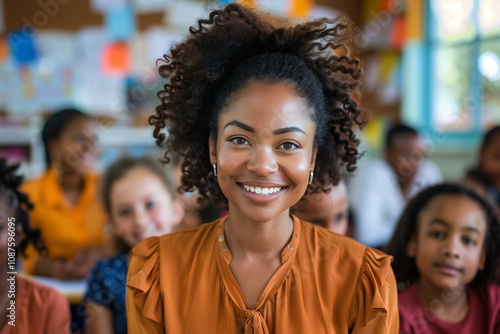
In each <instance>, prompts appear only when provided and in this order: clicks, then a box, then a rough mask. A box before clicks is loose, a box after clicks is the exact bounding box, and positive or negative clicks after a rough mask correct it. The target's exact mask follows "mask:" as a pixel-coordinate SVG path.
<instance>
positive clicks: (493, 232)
mask: <svg viewBox="0 0 500 334" xmlns="http://www.w3.org/2000/svg"><path fill="white" fill-rule="evenodd" d="M440 195H458V196H466V197H468V198H470V199H472V200H473V201H475V202H476V203H477V204H478V205H479V206H480V207H481V208H482V210H483V212H484V215H485V217H486V222H487V232H486V237H485V241H484V247H485V249H486V262H485V266H484V269H483V270H481V271H479V272H478V273H477V275H476V277H475V278H474V280H473V281H472V283H471V284H472V285H485V284H488V283H492V282H496V283H500V270H499V268H500V221H499V218H498V215H497V213H496V212H495V210H494V209H493V207H492V206H491V205H490V203H489V202H488V201H487V200H485V199H484V198H483V197H482V196H481V195H479V194H478V193H477V192H476V191H474V190H473V189H471V188H468V187H467V186H464V185H462V184H453V183H442V184H438V185H435V186H431V187H429V188H426V189H424V190H422V191H421V192H420V193H418V194H417V195H416V196H415V197H414V198H413V199H412V200H411V201H410V202H409V203H408V205H407V206H406V208H405V210H404V212H403V214H402V216H401V217H400V219H399V221H398V224H397V226H396V229H395V231H394V234H393V236H392V239H391V241H390V242H389V243H388V244H387V246H386V249H385V251H386V252H387V253H388V254H390V255H392V256H394V262H393V270H394V274H395V275H396V280H397V282H398V285H399V287H400V290H404V289H405V288H407V287H408V286H409V285H411V283H413V282H415V281H417V280H418V278H419V272H418V269H417V266H416V264H415V259H414V258H411V257H409V256H408V254H407V245H408V242H409V241H410V239H411V238H412V237H413V236H414V235H416V234H417V228H418V218H419V216H420V212H422V210H423V209H424V208H425V207H426V206H427V205H428V204H429V203H430V202H431V201H432V200H433V199H434V198H435V197H436V196H440Z"/></svg>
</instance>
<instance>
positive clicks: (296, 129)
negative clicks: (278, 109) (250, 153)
mask: <svg viewBox="0 0 500 334" xmlns="http://www.w3.org/2000/svg"><path fill="white" fill-rule="evenodd" d="M228 126H236V127H239V128H241V129H243V130H245V131H248V132H252V133H255V129H254V128H253V127H251V126H250V125H248V124H245V123H242V122H240V121H231V122H229V123H227V124H226V125H225V126H224V129H225V128H227V127H228ZM289 132H300V133H303V134H305V135H306V136H307V133H305V131H304V130H302V129H301V128H299V127H296V126H289V127H286V128H280V129H276V130H274V131H273V134H274V135H276V136H277V135H282V134H285V133H289Z"/></svg>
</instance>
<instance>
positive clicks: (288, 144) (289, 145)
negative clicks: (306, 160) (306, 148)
mask: <svg viewBox="0 0 500 334" xmlns="http://www.w3.org/2000/svg"><path fill="white" fill-rule="evenodd" d="M278 148H283V149H285V150H293V149H295V148H298V146H297V145H295V144H294V143H291V142H286V143H283V144H281V145H280V146H278Z"/></svg>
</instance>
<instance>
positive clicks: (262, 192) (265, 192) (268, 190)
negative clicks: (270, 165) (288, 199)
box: [243, 185, 281, 196]
mask: <svg viewBox="0 0 500 334" xmlns="http://www.w3.org/2000/svg"><path fill="white" fill-rule="evenodd" d="M243 188H245V189H246V190H247V191H249V192H251V193H254V194H257V195H263V196H267V195H271V194H274V193H277V192H278V191H280V190H281V188H279V187H275V188H261V187H252V186H247V185H243Z"/></svg>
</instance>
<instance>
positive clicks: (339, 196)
mask: <svg viewBox="0 0 500 334" xmlns="http://www.w3.org/2000/svg"><path fill="white" fill-rule="evenodd" d="M329 189H330V191H329V192H328V193H325V192H320V193H316V194H312V195H304V197H303V198H302V200H300V201H299V202H298V203H297V204H296V205H294V206H293V214H294V215H296V216H297V217H299V218H300V219H302V220H305V221H308V222H310V223H313V224H316V225H320V226H322V227H324V228H327V229H329V230H330V231H332V232H335V233H338V234H342V235H346V234H347V232H348V228H349V199H348V196H347V188H346V185H345V183H344V181H341V182H340V183H339V184H338V185H337V186H330V187H329Z"/></svg>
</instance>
